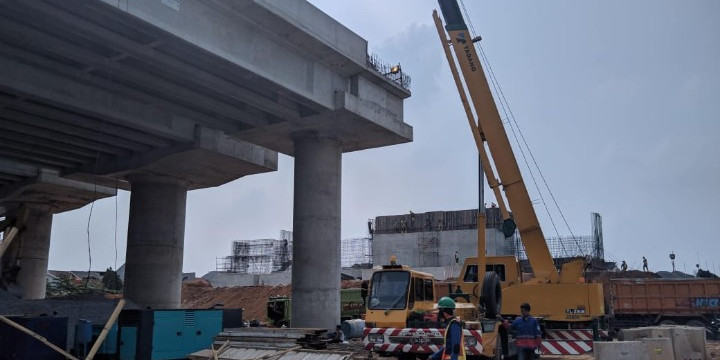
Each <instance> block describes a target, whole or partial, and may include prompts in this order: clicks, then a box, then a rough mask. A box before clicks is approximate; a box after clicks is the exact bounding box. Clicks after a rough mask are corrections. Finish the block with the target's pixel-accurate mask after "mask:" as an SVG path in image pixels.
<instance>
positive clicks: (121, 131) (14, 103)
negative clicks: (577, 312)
mask: <svg viewBox="0 0 720 360" xmlns="http://www.w3.org/2000/svg"><path fill="white" fill-rule="evenodd" d="M0 106H2V107H4V108H6V109H15V110H19V111H22V112H24V113H27V114H32V115H35V116H38V117H43V118H47V119H49V120H52V121H54V122H58V123H63V124H67V125H72V126H73V127H74V128H78V129H90V130H97V129H98V128H99V127H104V128H105V129H106V132H107V133H109V134H114V135H116V136H117V137H121V138H124V139H128V140H130V141H133V142H136V143H139V144H143V145H152V146H156V147H165V146H170V145H172V143H173V142H172V140H169V139H166V138H164V137H160V136H157V135H154V134H150V133H146V132H142V131H139V130H135V129H132V128H129V127H125V126H120V125H116V124H113V123H110V122H107V121H104V120H101V119H98V118H91V117H88V116H84V115H80V114H70V113H67V112H64V111H62V110H59V109H57V108H52V107H47V106H43V105H40V104H33V103H30V102H26V101H22V100H17V99H8V98H5V97H2V96H0Z"/></svg>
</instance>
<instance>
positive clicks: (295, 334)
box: [215, 327, 328, 349]
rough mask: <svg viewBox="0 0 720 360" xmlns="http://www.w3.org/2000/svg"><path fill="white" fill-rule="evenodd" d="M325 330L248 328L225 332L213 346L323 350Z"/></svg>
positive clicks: (325, 341)
mask: <svg viewBox="0 0 720 360" xmlns="http://www.w3.org/2000/svg"><path fill="white" fill-rule="evenodd" d="M326 333H327V329H311V328H303V329H293V328H264V327H248V328H236V329H232V330H226V331H223V332H221V333H219V334H218V335H217V336H216V337H215V344H216V345H218V346H219V345H222V344H223V343H225V342H226V341H229V343H230V345H232V346H239V347H254V348H275V349H278V348H280V349H289V348H293V347H296V346H302V347H309V348H315V349H317V348H324V347H326V346H327V342H328V339H327V338H325V336H324V335H325V334H326Z"/></svg>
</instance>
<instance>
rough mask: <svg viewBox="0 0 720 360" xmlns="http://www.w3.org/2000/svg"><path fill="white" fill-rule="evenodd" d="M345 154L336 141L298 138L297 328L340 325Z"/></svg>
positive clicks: (294, 313) (294, 297)
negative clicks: (342, 179) (341, 191)
mask: <svg viewBox="0 0 720 360" xmlns="http://www.w3.org/2000/svg"><path fill="white" fill-rule="evenodd" d="M341 169H342V149H341V146H340V142H339V141H337V140H334V139H329V138H323V137H317V136H304V137H298V138H296V139H295V195H294V197H295V198H294V206H293V265H292V324H291V326H292V327H320V328H328V329H331V330H332V329H334V328H335V325H338V324H340V189H341V176H342V174H341Z"/></svg>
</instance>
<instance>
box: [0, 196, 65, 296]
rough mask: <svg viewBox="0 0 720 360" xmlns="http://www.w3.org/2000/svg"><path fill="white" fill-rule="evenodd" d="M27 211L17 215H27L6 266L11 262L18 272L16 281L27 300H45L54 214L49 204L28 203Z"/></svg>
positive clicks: (11, 265) (14, 241)
mask: <svg viewBox="0 0 720 360" xmlns="http://www.w3.org/2000/svg"><path fill="white" fill-rule="evenodd" d="M25 211H26V212H25V213H24V214H20V211H18V213H17V214H16V215H17V216H25V224H24V225H25V228H24V229H22V231H21V232H20V233H18V235H17V237H16V238H15V240H13V242H12V244H11V247H13V248H15V251H12V250H10V251H8V253H6V255H7V256H4V257H3V259H7V262H8V264H3V267H4V268H5V265H9V266H10V268H14V269H15V270H14V271H17V275H16V276H15V279H14V280H15V284H16V285H18V287H19V288H21V289H22V298H23V299H24V300H36V299H44V298H45V287H46V284H47V271H48V256H49V254H50V230H51V229H52V217H53V214H52V211H51V208H50V207H49V206H38V205H33V206H26V209H25ZM14 271H12V272H14Z"/></svg>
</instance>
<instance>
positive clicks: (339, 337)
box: [330, 325, 347, 344]
mask: <svg viewBox="0 0 720 360" xmlns="http://www.w3.org/2000/svg"><path fill="white" fill-rule="evenodd" d="M330 343H340V344H346V343H347V342H346V341H345V333H344V332H343V331H342V326H340V325H337V326H335V337H334V338H332V339H331V340H330Z"/></svg>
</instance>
